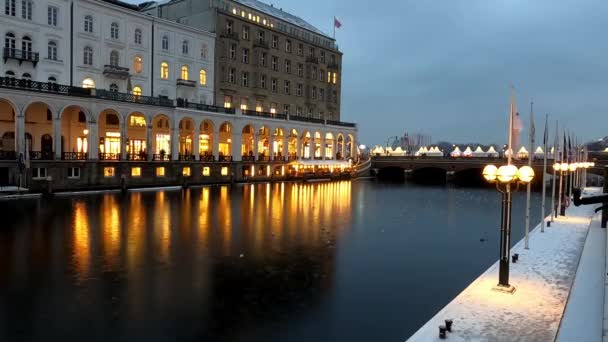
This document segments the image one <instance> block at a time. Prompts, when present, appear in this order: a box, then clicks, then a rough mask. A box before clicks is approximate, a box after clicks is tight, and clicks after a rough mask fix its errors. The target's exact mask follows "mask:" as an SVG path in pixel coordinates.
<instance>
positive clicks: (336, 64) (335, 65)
mask: <svg viewBox="0 0 608 342" xmlns="http://www.w3.org/2000/svg"><path fill="white" fill-rule="evenodd" d="M327 69H334V70H338V69H340V64H338V63H329V64H327Z"/></svg>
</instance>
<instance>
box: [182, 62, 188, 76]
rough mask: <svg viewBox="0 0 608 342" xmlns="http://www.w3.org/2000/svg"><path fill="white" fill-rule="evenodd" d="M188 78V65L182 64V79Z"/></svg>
mask: <svg viewBox="0 0 608 342" xmlns="http://www.w3.org/2000/svg"><path fill="white" fill-rule="evenodd" d="M187 79H188V66H187V65H182V80H187Z"/></svg>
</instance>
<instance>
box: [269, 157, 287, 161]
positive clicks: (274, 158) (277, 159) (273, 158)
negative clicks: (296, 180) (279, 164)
mask: <svg viewBox="0 0 608 342" xmlns="http://www.w3.org/2000/svg"><path fill="white" fill-rule="evenodd" d="M272 161H285V157H283V156H274V157H272Z"/></svg>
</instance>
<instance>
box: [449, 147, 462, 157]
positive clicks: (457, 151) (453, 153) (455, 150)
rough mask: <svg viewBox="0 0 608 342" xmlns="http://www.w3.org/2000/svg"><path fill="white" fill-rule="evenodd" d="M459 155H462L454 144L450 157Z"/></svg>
mask: <svg viewBox="0 0 608 342" xmlns="http://www.w3.org/2000/svg"><path fill="white" fill-rule="evenodd" d="M461 155H462V151H460V149H459V148H458V146H456V147H455V148H454V151H452V152H450V156H452V157H460V156H461Z"/></svg>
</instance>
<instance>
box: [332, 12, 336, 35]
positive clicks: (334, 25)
mask: <svg viewBox="0 0 608 342" xmlns="http://www.w3.org/2000/svg"><path fill="white" fill-rule="evenodd" d="M332 24H333V27H334V37H333V38H334V40H336V17H335V16H334V22H333V23H332Z"/></svg>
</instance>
